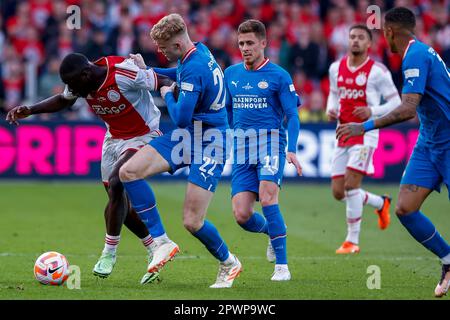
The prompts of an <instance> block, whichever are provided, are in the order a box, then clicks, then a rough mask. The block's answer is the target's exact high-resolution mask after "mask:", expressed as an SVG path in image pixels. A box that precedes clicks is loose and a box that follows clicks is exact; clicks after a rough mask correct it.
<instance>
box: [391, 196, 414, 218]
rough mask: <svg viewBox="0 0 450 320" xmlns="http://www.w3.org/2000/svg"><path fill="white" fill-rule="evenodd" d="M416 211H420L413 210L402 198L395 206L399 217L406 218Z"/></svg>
mask: <svg viewBox="0 0 450 320" xmlns="http://www.w3.org/2000/svg"><path fill="white" fill-rule="evenodd" d="M416 210H418V208H413V207H412V206H411V205H408V204H407V203H406V202H405V201H402V200H401V199H400V198H399V199H398V201H397V205H396V206H395V214H396V215H397V216H406V215H408V214H410V213H411V212H414V211H416Z"/></svg>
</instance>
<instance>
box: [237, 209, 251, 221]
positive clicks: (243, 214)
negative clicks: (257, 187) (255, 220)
mask: <svg viewBox="0 0 450 320" xmlns="http://www.w3.org/2000/svg"><path fill="white" fill-rule="evenodd" d="M233 214H234V218H235V219H236V222H237V223H238V224H244V223H246V222H247V221H248V219H250V217H251V215H252V214H253V212H252V210H248V209H244V208H233Z"/></svg>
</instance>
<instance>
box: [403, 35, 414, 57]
mask: <svg viewBox="0 0 450 320" xmlns="http://www.w3.org/2000/svg"><path fill="white" fill-rule="evenodd" d="M414 42H416V40H415V39H411V40H409V42H408V46H407V47H406V49H405V53H404V54H403V58H402V60H403V59H405V57H406V53H407V52H408V49H409V46H410V45H411V44H412V43H414Z"/></svg>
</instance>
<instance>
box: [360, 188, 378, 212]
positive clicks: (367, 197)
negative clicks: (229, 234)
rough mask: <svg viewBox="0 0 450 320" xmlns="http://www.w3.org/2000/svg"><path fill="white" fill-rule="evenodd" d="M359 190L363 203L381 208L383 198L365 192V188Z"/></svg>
mask: <svg viewBox="0 0 450 320" xmlns="http://www.w3.org/2000/svg"><path fill="white" fill-rule="evenodd" d="M359 190H361V195H362V197H363V204H365V205H366V204H368V205H369V206H371V207H374V208H375V209H378V210H381V208H382V207H383V204H384V199H383V198H382V197H381V196H379V195H376V194H373V193H370V192H367V191H365V190H362V189H359Z"/></svg>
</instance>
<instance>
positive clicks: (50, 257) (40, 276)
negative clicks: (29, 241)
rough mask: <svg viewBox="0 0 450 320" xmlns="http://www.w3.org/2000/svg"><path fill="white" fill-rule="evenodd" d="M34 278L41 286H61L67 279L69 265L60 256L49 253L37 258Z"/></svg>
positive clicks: (64, 258)
mask: <svg viewBox="0 0 450 320" xmlns="http://www.w3.org/2000/svg"><path fill="white" fill-rule="evenodd" d="M34 277H35V278H36V280H37V281H39V282H40V283H42V284H50V285H54V286H60V285H62V284H63V283H64V282H65V281H66V280H67V278H68V277H69V263H68V262H67V259H66V257H64V256H63V255H62V254H60V253H58V252H55V251H49V252H46V253H43V254H41V255H40V256H39V258H37V260H36V262H35V264H34Z"/></svg>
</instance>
